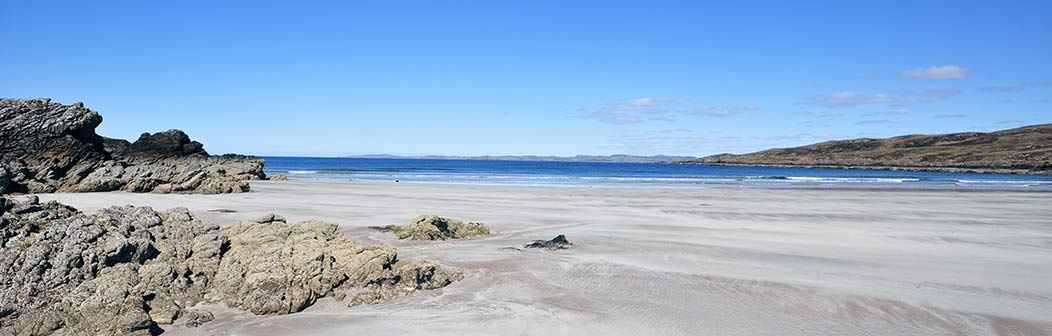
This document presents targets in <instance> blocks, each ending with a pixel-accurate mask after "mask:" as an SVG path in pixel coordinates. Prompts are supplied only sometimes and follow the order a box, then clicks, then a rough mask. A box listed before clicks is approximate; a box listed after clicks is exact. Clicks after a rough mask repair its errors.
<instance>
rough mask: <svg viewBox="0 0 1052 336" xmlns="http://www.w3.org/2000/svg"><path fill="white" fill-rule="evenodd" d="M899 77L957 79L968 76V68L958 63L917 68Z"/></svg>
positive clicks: (901, 73)
mask: <svg viewBox="0 0 1052 336" xmlns="http://www.w3.org/2000/svg"><path fill="white" fill-rule="evenodd" d="M899 77H903V78H913V79H928V80H956V79H965V78H968V69H965V68H962V67H959V66H956V65H943V66H932V67H927V68H916V69H912V70H906V71H903V72H900V73H899Z"/></svg>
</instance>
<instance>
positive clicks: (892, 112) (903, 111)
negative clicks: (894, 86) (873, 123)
mask: <svg viewBox="0 0 1052 336" xmlns="http://www.w3.org/2000/svg"><path fill="white" fill-rule="evenodd" d="M909 113H910V111H909V110H907V109H904V108H897V109H891V110H887V111H876V112H870V113H866V114H863V116H867V117H875V116H881V115H889V116H897V115H906V114H909Z"/></svg>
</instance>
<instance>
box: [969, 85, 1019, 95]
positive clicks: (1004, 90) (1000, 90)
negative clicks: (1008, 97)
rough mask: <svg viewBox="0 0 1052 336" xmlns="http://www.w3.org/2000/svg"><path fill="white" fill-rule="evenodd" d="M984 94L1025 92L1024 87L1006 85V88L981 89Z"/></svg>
mask: <svg viewBox="0 0 1052 336" xmlns="http://www.w3.org/2000/svg"><path fill="white" fill-rule="evenodd" d="M980 90H982V91H983V92H998V93H1011V92H1023V90H1024V88H1023V87H1022V86H1014V85H1005V86H984V87H982V88H980Z"/></svg>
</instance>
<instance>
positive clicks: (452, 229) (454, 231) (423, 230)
mask: <svg viewBox="0 0 1052 336" xmlns="http://www.w3.org/2000/svg"><path fill="white" fill-rule="evenodd" d="M387 230H388V231H390V232H391V233H394V234H395V235H396V236H398V239H406V238H409V239H413V240H446V239H460V238H470V237H478V236H484V235H488V234H489V228H487V227H486V226H485V225H483V224H482V223H475V222H468V223H465V222H463V221H459V220H456V219H451V218H446V217H439V216H435V215H420V216H416V218H413V220H412V221H410V222H409V226H408V227H405V228H402V227H399V226H396V225H391V226H388V227H387Z"/></svg>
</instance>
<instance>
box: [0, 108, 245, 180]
mask: <svg viewBox="0 0 1052 336" xmlns="http://www.w3.org/2000/svg"><path fill="white" fill-rule="evenodd" d="M101 123H102V116H100V115H99V114H98V113H96V112H95V111H92V110H89V109H87V108H84V105H83V104H81V103H76V104H73V105H62V104H58V103H52V102H51V100H50V99H0V194H9V193H49V192H92V191H114V190H122V191H129V192H156V193H208V194H214V193H229V192H242V191H248V182H247V180H258V179H263V178H265V177H266V175H264V174H263V159H260V158H257V157H250V156H240V155H223V156H211V155H208V153H207V152H206V151H205V150H204V147H203V146H202V145H201V143H199V142H196V141H193V140H190V137H189V136H187V135H186V133H183V132H182V131H179V130H169V131H164V132H159V133H155V134H149V133H145V134H143V135H142V136H140V137H139V139H138V140H136V141H135V142H134V143H130V142H128V141H126V140H120V139H111V138H104V137H101V136H99V135H98V134H96V133H95V128H96V127H98V126H99V124H101Z"/></svg>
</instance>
